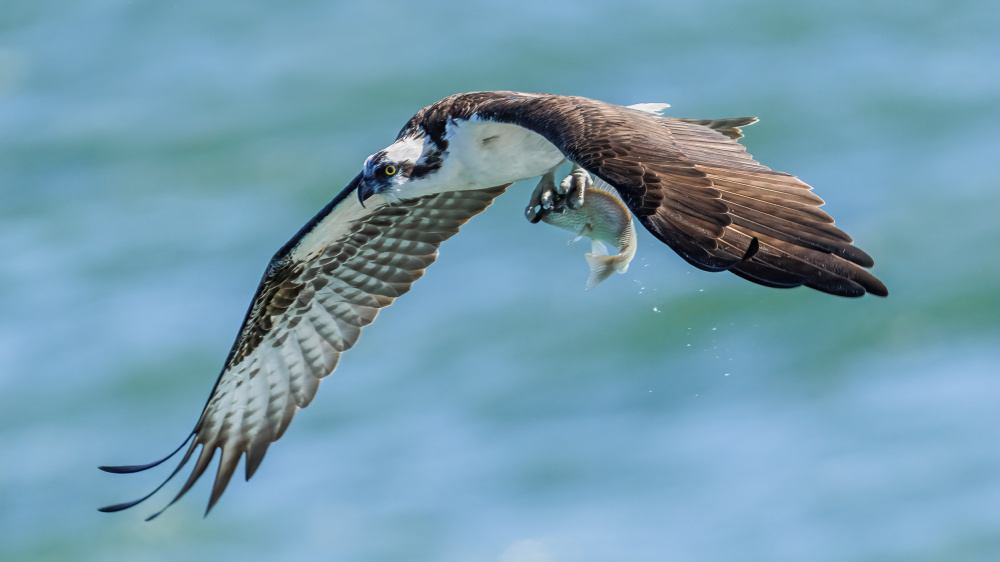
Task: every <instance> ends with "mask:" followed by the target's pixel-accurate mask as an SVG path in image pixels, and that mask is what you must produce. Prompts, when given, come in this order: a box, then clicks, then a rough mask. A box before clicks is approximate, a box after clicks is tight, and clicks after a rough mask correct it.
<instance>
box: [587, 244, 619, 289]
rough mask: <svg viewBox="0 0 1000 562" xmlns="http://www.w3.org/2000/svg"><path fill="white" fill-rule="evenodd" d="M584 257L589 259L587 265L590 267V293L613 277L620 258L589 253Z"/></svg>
mask: <svg viewBox="0 0 1000 562" xmlns="http://www.w3.org/2000/svg"><path fill="white" fill-rule="evenodd" d="M583 257H585V258H587V265H589V266H590V277H588V278H587V290H588V291H589V290H590V289H593V288H594V287H596V286H597V285H598V284H600V282H601V281H604V280H605V279H607V278H608V277H611V274H612V273H614V272H615V269H616V268H617V266H618V263H617V258H618V256H604V255H601V254H591V253H587V254H584V255H583Z"/></svg>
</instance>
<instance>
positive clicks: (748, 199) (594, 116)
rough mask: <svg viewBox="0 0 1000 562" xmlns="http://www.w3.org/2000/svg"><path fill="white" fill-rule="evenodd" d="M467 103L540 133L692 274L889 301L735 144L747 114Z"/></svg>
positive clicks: (811, 200) (809, 208)
mask: <svg viewBox="0 0 1000 562" xmlns="http://www.w3.org/2000/svg"><path fill="white" fill-rule="evenodd" d="M465 96H466V97H464V98H463V97H461V96H457V97H456V99H455V100H453V101H452V102H451V103H452V106H453V107H454V106H457V107H460V108H461V107H466V106H467V109H465V112H466V113H468V114H470V115H475V116H476V117H478V118H480V119H486V120H493V121H498V122H505V123H512V124H516V125H520V126H522V127H525V128H528V129H530V130H532V131H534V132H536V133H539V134H540V135H542V136H543V137H545V138H546V139H547V140H548V141H549V142H551V143H552V144H554V145H555V146H556V147H558V148H559V149H560V150H562V152H563V154H565V155H566V157H567V158H568V159H570V160H571V161H573V162H575V163H577V164H579V165H580V166H582V167H584V168H585V169H587V170H588V171H589V172H590V173H592V174H594V175H596V176H598V177H600V178H601V179H603V180H604V181H606V182H607V183H609V184H611V185H612V186H614V187H615V188H616V189H617V190H618V192H619V194H620V195H621V197H622V200H623V201H624V202H625V204H626V205H628V207H629V209H630V210H631V211H632V213H633V214H634V215H635V216H636V218H637V219H638V220H639V222H640V223H641V224H642V225H643V226H644V227H645V228H646V229H647V230H648V231H649V232H650V233H652V234H653V235H654V236H656V237H657V238H658V239H660V240H661V241H663V242H664V243H666V244H668V245H669V246H670V247H671V248H673V249H674V250H675V251H676V252H677V253H678V254H680V255H681V256H682V257H683V258H684V259H685V260H687V261H688V262H689V263H691V264H692V265H694V266H695V267H698V268H700V269H704V270H707V271H732V272H733V273H735V274H737V275H739V276H740V277H743V278H745V279H748V280H750V281H753V282H755V283H759V284H761V285H765V286H769V287H796V286H800V285H805V286H807V287H811V288H813V289H817V290H820V291H824V292H827V293H831V294H835V295H841V296H849V297H856V296H861V295H864V294H866V293H872V294H875V295H880V296H885V295H887V294H888V291H887V289H886V288H885V285H883V284H882V283H881V282H880V281H879V280H878V279H876V278H875V276H873V275H872V274H871V273H869V272H868V271H867V268H870V267H872V265H873V261H872V259H871V257H869V256H868V254H866V253H865V252H863V251H861V250H860V249H858V248H856V247H854V246H853V245H852V243H853V241H852V239H851V238H850V236H848V235H847V234H846V233H844V232H843V231H841V230H840V229H839V228H837V227H835V226H834V224H833V222H834V221H833V219H832V218H831V217H830V216H829V215H828V214H826V213H825V212H824V211H822V210H821V209H820V208H819V207H820V206H821V205H822V204H823V200H822V199H820V198H819V197H817V196H816V195H814V194H813V193H812V191H811V189H812V188H811V187H810V186H808V185H807V184H805V183H804V182H802V181H800V180H799V179H798V178H796V177H794V176H792V175H789V174H786V173H783V172H776V171H773V170H771V169H770V168H768V167H766V166H763V165H761V164H760V163H758V162H757V161H756V160H754V159H753V158H752V157H751V156H750V155H749V154H747V152H746V150H745V148H744V147H743V146H742V145H741V144H739V143H738V142H736V139H738V138H740V136H742V133H741V131H740V127H742V126H745V125H748V124H751V123H753V122H755V121H756V119H755V118H736V119H716V120H700V119H678V118H671V117H661V116H659V115H656V114H653V113H650V112H648V111H640V110H636V109H630V108H626V107H622V106H618V105H612V104H608V103H604V102H599V101H595V100H590V99H587V98H578V97H569V96H552V95H545V94H521V93H517V92H482V93H476V94H466V95H465ZM446 101H447V100H446ZM432 107H433V106H432Z"/></svg>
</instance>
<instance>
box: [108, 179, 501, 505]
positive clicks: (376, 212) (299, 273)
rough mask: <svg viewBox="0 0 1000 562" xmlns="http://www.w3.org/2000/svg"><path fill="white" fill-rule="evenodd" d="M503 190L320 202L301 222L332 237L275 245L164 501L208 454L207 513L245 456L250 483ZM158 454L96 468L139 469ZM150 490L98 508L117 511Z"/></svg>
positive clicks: (197, 472) (200, 468)
mask: <svg viewBox="0 0 1000 562" xmlns="http://www.w3.org/2000/svg"><path fill="white" fill-rule="evenodd" d="M505 188H506V186H503V187H496V188H492V189H485V190H477V191H458V192H449V193H442V194H437V195H431V196H427V197H422V198H418V199H414V200H409V201H402V202H400V203H397V204H392V205H382V206H380V207H378V208H375V209H368V210H364V209H362V208H361V207H360V206H359V204H358V202H357V200H356V199H355V198H354V197H353V196H350V197H341V198H339V199H340V200H341V201H340V204H339V205H334V204H333V203H332V204H331V206H329V207H328V208H327V209H325V210H324V212H325V213H326V214H327V216H326V217H324V221H322V222H321V221H320V220H318V219H319V217H318V218H317V219H314V221H312V223H310V224H311V225H312V227H313V230H314V232H317V233H318V232H319V230H318V229H319V228H320V227H326V226H328V227H329V228H326V229H325V230H324V231H323V232H324V233H325V234H324V236H325V235H326V234H332V237H331V239H329V240H325V239H323V240H317V239H316V238H317V237H318V236H321V235H320V234H304V235H300V236H299V237H298V238H300V242H301V244H306V245H308V246H309V247H310V248H315V252H312V254H311V255H310V256H308V258H307V259H297V258H301V255H300V252H297V251H293V250H295V246H294V245H289V246H286V248H284V249H283V250H282V251H281V252H279V253H278V255H277V256H276V257H275V259H274V261H272V264H271V266H270V267H269V268H268V271H267V273H266V275H265V278H264V280H263V281H262V282H261V284H260V287H259V288H258V289H257V294H256V296H255V297H254V301H253V304H252V305H251V307H250V310H249V312H248V313H247V318H246V320H245V321H244V324H243V327H242V329H241V330H240V334H239V337H238V338H237V340H236V343H235V345H234V346H233V350H232V352H231V353H230V355H229V359H228V360H227V361H226V366H225V368H224V369H223V371H222V374H221V375H220V376H219V379H218V381H217V382H216V385H215V388H214V389H213V391H212V393H211V396H210V397H209V400H208V403H207V404H206V406H205V409H204V411H203V412H202V414H201V417H200V418H199V420H198V423H197V425H196V426H195V429H194V431H193V432H192V437H193V439H192V441H191V444H190V446H188V448H187V451H186V452H185V454H184V457H183V459H182V460H181V462H180V464H179V466H178V467H177V468H176V469H175V470H174V472H173V473H172V474H171V475H170V477H171V478H172V477H173V476H174V475H175V474H177V473H178V472H179V471H180V470H181V468H183V466H184V465H185V464H186V463H187V462H188V461H189V460H190V459H191V457H192V456H193V455H194V452H195V449H196V448H197V447H198V446H199V445H200V446H201V451H200V452H199V453H198V455H197V460H196V461H195V465H194V469H193V470H192V472H191V475H190V476H189V477H188V479H187V481H186V482H185V483H184V485H183V487H182V488H181V490H180V492H178V494H177V495H176V496H175V497H174V499H173V500H172V501H171V502H170V504H168V507H169V505H171V504H173V503H174V502H176V501H177V500H178V499H180V497H181V496H183V495H184V494H185V493H186V492H187V491H188V490H189V489H190V488H191V486H192V485H193V484H194V483H195V481H197V480H198V478H199V477H200V476H201V475H202V474H203V473H204V472H205V470H206V469H207V468H208V465H209V463H210V462H211V460H212V457H213V456H214V454H215V451H216V450H220V451H221V460H220V462H219V470H218V473H217V474H216V477H215V484H214V486H213V488H212V496H211V499H210V500H209V504H208V509H209V510H210V509H211V508H212V506H213V505H214V504H215V502H216V501H218V499H219V497H220V496H221V495H222V492H223V491H224V490H225V489H226V485H227V484H228V483H229V480H230V478H231V477H232V475H233V472H234V471H235V469H236V465H237V463H238V462H239V459H240V457H241V456H243V455H246V477H247V479H249V478H250V477H251V476H252V475H253V473H254V471H256V470H257V467H258V466H259V465H260V462H261V460H262V459H263V458H264V453H265V451H267V448H268V446H269V445H270V444H271V443H272V442H274V441H276V440H277V439H278V438H280V437H281V435H282V433H283V432H284V431H285V429H286V428H287V427H288V424H289V422H291V420H292V416H293V415H294V414H295V412H296V411H297V410H298V409H299V408H304V407H306V406H307V405H308V404H309V402H310V401H311V400H312V399H313V396H315V394H316V389H317V388H318V387H319V381H320V379H322V378H323V377H325V376H327V375H329V374H330V373H331V372H333V370H334V368H335V367H336V365H337V362H338V360H339V359H340V354H341V353H343V352H344V351H346V350H347V349H349V348H350V347H351V346H353V345H354V344H355V342H357V340H358V336H359V335H360V333H361V328H363V327H364V326H367V325H368V324H370V323H371V322H372V321H374V319H375V316H376V315H377V314H378V311H379V309H381V308H382V307H385V306H388V305H389V304H391V303H392V302H393V301H394V300H395V299H396V298H397V297H399V296H400V295H402V294H403V293H406V292H407V291H408V290H409V289H410V286H411V285H412V284H413V282H414V281H415V280H417V279H418V278H420V277H421V276H422V275H423V273H424V268H426V267H427V266H429V265H430V264H431V263H433V262H434V260H435V259H436V258H437V255H438V246H439V245H440V244H441V243H442V242H443V241H445V240H447V239H448V238H450V237H451V236H452V235H454V234H455V233H456V232H458V229H459V227H460V226H461V225H463V224H465V223H466V222H467V221H468V220H469V219H470V218H472V217H473V216H475V215H477V214H479V213H480V212H482V211H483V210H484V209H486V207H488V206H489V205H490V204H491V203H492V202H493V199H494V198H495V197H497V196H498V195H500V194H501V193H503V191H504V189H505ZM345 191H346V190H345ZM336 202H337V200H335V202H334V203H336ZM321 214H322V213H321ZM326 221H332V222H331V223H329V224H328V223H326ZM189 439H190V437H189ZM185 443H186V442H185ZM182 447H183V444H182ZM178 450H179V449H178ZM176 452H177V451H175V453H176ZM171 456H172V455H171ZM167 458H169V457H167ZM163 460H166V459H163ZM160 462H163V461H162V460H161V461H158V462H155V463H150V464H148V465H138V466H122V467H102V468H103V469H104V470H106V471H108V472H116V473H128V472H138V471H140V470H145V469H146V468H150V467H152V466H156V465H157V464H159V463H160ZM168 480H169V478H168ZM164 483H165V482H164ZM161 486H162V485H161ZM157 490H159V488H157ZM155 492H156V490H154V491H153V493H155ZM150 495H152V493H151V494H149V495H147V496H146V497H144V498H141V499H140V500H136V501H132V502H127V503H122V504H118V505H113V506H109V507H106V508H102V511H119V510H121V509H125V508H128V507H131V506H133V505H135V504H137V503H139V502H141V501H143V500H145V499H146V498H148V497H149V496H150ZM161 512H162V510H161ZM206 513H207V511H206ZM156 515H159V512H158V513H157V514H154V515H153V516H152V517H155V516H156ZM152 517H150V518H152Z"/></svg>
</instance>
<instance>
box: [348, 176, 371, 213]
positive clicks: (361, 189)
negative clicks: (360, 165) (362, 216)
mask: <svg viewBox="0 0 1000 562" xmlns="http://www.w3.org/2000/svg"><path fill="white" fill-rule="evenodd" d="M351 185H353V186H354V189H355V191H357V193H358V203H361V206H362V207H364V206H365V201H366V200H367V199H368V198H370V197H371V196H372V195H374V194H375V190H374V189H372V188H371V187H370V186H369V185H368V184H367V183H366V182H365V180H364V178H363V177H362V175H361V174H358V175H357V177H355V178H354V179H353V180H352V181H351Z"/></svg>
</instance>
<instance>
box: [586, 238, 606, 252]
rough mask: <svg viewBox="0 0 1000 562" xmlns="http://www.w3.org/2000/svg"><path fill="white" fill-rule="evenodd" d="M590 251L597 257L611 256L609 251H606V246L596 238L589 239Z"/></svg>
mask: <svg viewBox="0 0 1000 562" xmlns="http://www.w3.org/2000/svg"><path fill="white" fill-rule="evenodd" d="M590 251H591V252H593V253H594V254H596V255H599V256H609V255H611V252H610V250H608V246H607V245H606V244H605V243H604V242H601V241H600V240H598V239H597V238H591V239H590Z"/></svg>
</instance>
